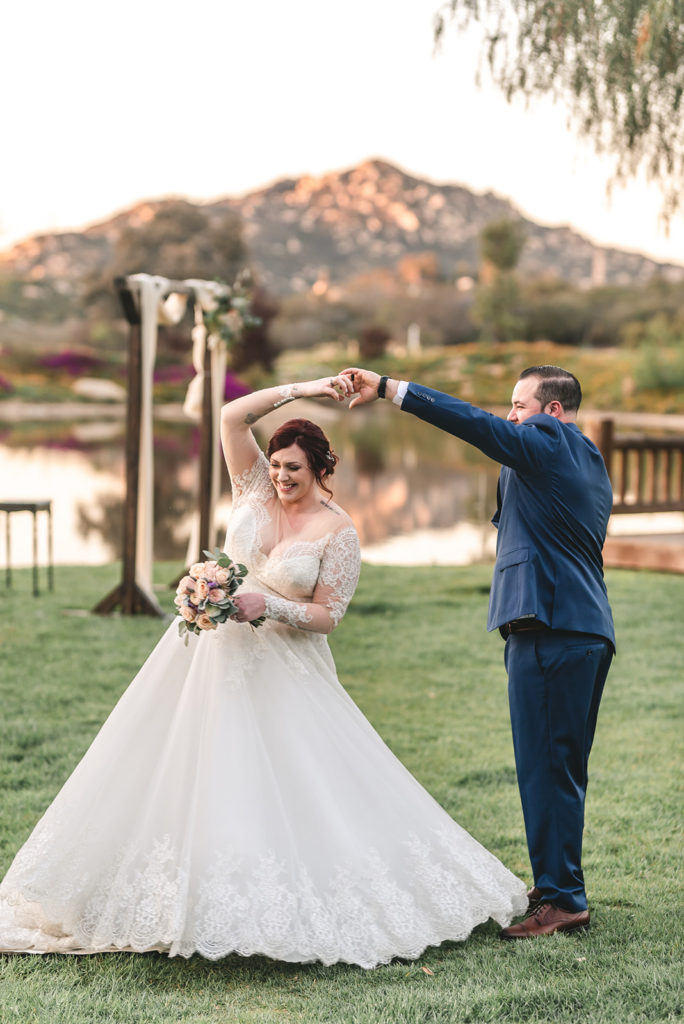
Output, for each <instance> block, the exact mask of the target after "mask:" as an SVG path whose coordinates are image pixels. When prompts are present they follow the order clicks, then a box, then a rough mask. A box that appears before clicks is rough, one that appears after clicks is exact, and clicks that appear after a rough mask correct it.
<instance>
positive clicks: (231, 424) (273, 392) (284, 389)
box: [221, 375, 352, 477]
mask: <svg viewBox="0 0 684 1024" xmlns="http://www.w3.org/2000/svg"><path fill="white" fill-rule="evenodd" d="M351 390H352V385H351V383H350V381H349V379H348V378H347V377H344V376H342V375H339V376H336V377H321V378H320V379H319V380H307V381H300V382H299V383H297V384H281V385H279V386H277V387H273V388H264V389H263V390H262V391H253V392H252V393H251V394H250V395H244V396H243V397H242V398H235V399H234V400H233V401H232V402H228V404H227V405H224V406H223V408H222V410H221V444H222V445H223V453H224V455H225V458H226V463H227V465H228V472H229V473H230V475H231V477H232V476H235V475H236V474H239V473H244V472H245V471H246V470H248V469H249V468H250V467H251V466H253V465H254V462H255V461H256V458H257V456H258V454H259V447H258V445H257V443H256V441H255V440H254V435H253V434H252V426H253V424H254V423H256V422H257V421H258V420H260V419H262V418H263V417H264V416H267V415H268V413H269V412H273V410H274V409H279V408H280V407H281V406H283V405H286V404H287V403H288V402H294V401H296V399H298V398H332V399H333V400H334V401H336V402H342V401H344V399H345V398H346V396H347V395H348V394H351Z"/></svg>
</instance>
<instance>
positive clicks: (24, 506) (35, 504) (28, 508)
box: [0, 501, 55, 597]
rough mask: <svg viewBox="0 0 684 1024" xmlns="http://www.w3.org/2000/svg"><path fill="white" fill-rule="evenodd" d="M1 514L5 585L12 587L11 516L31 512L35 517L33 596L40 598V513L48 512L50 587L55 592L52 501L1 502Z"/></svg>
mask: <svg viewBox="0 0 684 1024" xmlns="http://www.w3.org/2000/svg"><path fill="white" fill-rule="evenodd" d="M0 512H4V513H5V543H6V559H7V561H6V565H5V584H6V586H8V587H11V586H12V569H11V568H10V551H11V546H10V539H11V538H10V516H11V515H12V513H13V512H31V513H32V515H33V594H34V597H38V594H39V590H38V518H37V517H38V513H39V512H47V528H48V537H47V541H48V587H49V589H50V590H54V589H55V587H54V574H53V564H52V501H0Z"/></svg>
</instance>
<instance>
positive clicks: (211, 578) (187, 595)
mask: <svg viewBox="0 0 684 1024" xmlns="http://www.w3.org/2000/svg"><path fill="white" fill-rule="evenodd" d="M204 554H205V555H206V556H207V558H208V559H209V560H208V561H207V562H195V564H194V565H191V566H190V568H189V569H188V574H187V576H184V577H183V578H182V580H181V581H180V583H179V584H178V587H177V588H176V596H175V598H174V604H175V605H176V607H177V608H178V614H179V615H180V616H181V617H182V621H181V622H179V623H178V632H179V634H180V635H181V636H184V635H186V634H187V633H196V634H197V635H198V636H199V634H200V633H202V632H203V631H204V630H206V629H216V627H217V626H218V625H219V624H220V623H221V622H225V621H226V619H228V618H229V617H230V616H231V615H233V614H234V613H235V612H236V611H237V610H238V608H237V605H236V604H235V602H234V601H233V600H232V598H233V594H234V593H235V591H236V590H237V589H238V587H240V586H242V582H243V580H244V578H245V576H246V575H247V569H246V568H245V566H244V565H240V564H239V563H236V562H234V561H233V560H232V559H231V558H230V556H229V555H227V554H226V553H225V551H219V550H218V549H217V550H216V551H205V552H204ZM263 621H264V619H263V617H262V618H260V619H255V620H254V622H252V623H251V625H252V626H260V625H261V623H262V622H263ZM186 643H187V636H186Z"/></svg>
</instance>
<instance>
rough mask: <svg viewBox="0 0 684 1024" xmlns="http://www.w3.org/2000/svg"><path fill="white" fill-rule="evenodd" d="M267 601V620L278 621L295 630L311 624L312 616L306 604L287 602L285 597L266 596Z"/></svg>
mask: <svg viewBox="0 0 684 1024" xmlns="http://www.w3.org/2000/svg"><path fill="white" fill-rule="evenodd" d="M265 601H266V618H267V619H276V620H277V621H278V622H284V623H286V625H288V626H295V628H299V627H300V626H303V625H305V624H306V623H309V622H311V614H310V612H309V611H308V609H307V607H306V605H305V604H296V603H295V602H294V601H286V600H285V598H284V597H271V595H270V594H266V595H265Z"/></svg>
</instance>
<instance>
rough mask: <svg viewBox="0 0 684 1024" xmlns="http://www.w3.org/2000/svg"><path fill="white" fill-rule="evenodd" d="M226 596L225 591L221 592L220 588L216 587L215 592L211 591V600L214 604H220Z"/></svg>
mask: <svg viewBox="0 0 684 1024" xmlns="http://www.w3.org/2000/svg"><path fill="white" fill-rule="evenodd" d="M225 596H226V592H225V590H221V588H220V587H214V588H213V590H210V591H209V600H210V601H211V603H212V604H220V603H221V601H222V600H223V599H224V597H225Z"/></svg>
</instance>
